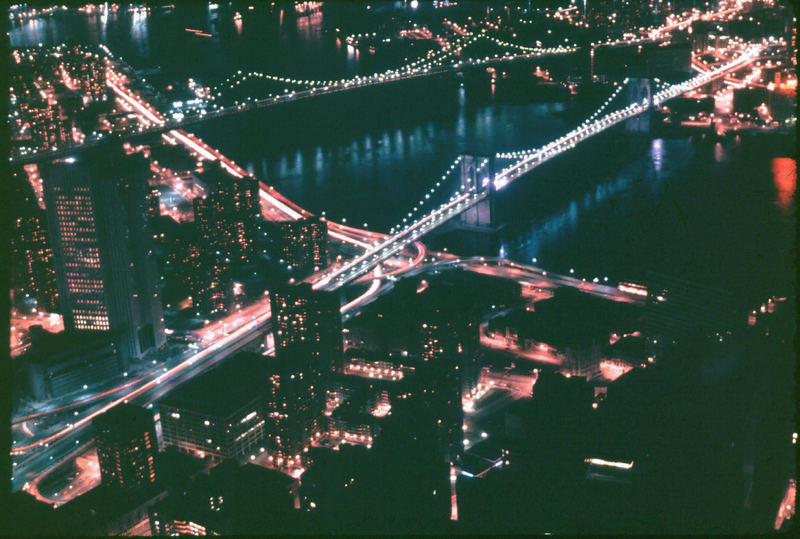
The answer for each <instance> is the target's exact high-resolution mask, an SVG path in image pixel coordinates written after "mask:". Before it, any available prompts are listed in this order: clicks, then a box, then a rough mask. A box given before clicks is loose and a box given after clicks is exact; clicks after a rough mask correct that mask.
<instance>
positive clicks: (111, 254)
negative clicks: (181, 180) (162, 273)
mask: <svg viewBox="0 0 800 539" xmlns="http://www.w3.org/2000/svg"><path fill="white" fill-rule="evenodd" d="M146 174H147V163H146V161H145V160H144V158H143V157H141V156H140V155H135V154H134V155H130V156H124V155H122V154H121V152H108V151H106V152H104V153H103V154H100V153H89V154H85V155H84V156H82V157H81V160H80V161H77V160H76V159H75V158H68V159H64V160H58V161H55V162H53V163H51V164H49V165H48V167H47V169H46V174H45V175H44V179H45V182H44V193H45V200H46V207H47V217H48V228H49V232H50V238H51V241H52V247H53V258H54V265H55V273H56V280H57V283H58V293H59V301H60V304H61V311H62V314H63V316H64V327H65V328H66V329H67V330H78V331H112V330H113V331H119V334H120V343H119V344H120V353H121V354H122V357H123V361H124V362H125V364H127V361H128V360H129V359H130V358H141V357H142V356H143V355H144V354H145V353H146V352H147V351H150V350H156V349H160V348H162V347H163V346H164V344H165V343H166V337H165V334H164V317H163V312H162V306H161V299H160V297H159V294H158V288H157V279H158V274H157V271H156V266H155V260H154V257H153V252H152V247H151V242H152V236H151V234H150V232H149V225H148V222H147V218H146V215H147V209H146V205H145V195H146V187H147V178H146Z"/></svg>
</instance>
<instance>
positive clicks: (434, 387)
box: [417, 309, 468, 462]
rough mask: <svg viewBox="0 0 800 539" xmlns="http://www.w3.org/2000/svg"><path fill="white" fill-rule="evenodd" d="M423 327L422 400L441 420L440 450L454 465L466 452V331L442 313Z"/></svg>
mask: <svg viewBox="0 0 800 539" xmlns="http://www.w3.org/2000/svg"><path fill="white" fill-rule="evenodd" d="M425 320H426V322H423V323H422V324H421V326H420V338H421V348H422V351H421V354H420V356H421V361H420V363H419V366H418V368H417V378H418V379H419V380H420V384H421V386H422V388H423V389H422V395H420V397H421V398H422V400H423V401H424V402H425V403H426V404H427V406H428V408H429V410H430V411H431V412H432V413H433V414H434V415H435V416H436V419H437V435H438V442H439V449H440V451H441V454H442V456H443V457H444V460H445V461H447V462H454V461H455V460H456V459H457V458H458V456H459V455H460V454H461V451H462V449H463V445H462V438H463V431H462V428H461V427H462V424H463V422H464V413H463V410H462V407H461V406H462V405H461V393H462V379H461V378H462V373H463V371H464V364H465V358H466V357H468V354H467V343H466V339H465V335H464V332H465V328H462V327H459V325H458V324H457V322H454V321H453V320H452V319H451V317H449V316H446V315H444V313H442V312H441V311H439V310H438V309H437V310H435V311H433V312H432V313H430V314H428V315H426V316H425Z"/></svg>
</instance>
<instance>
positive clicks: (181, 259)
mask: <svg viewBox="0 0 800 539" xmlns="http://www.w3.org/2000/svg"><path fill="white" fill-rule="evenodd" d="M175 259H176V262H175V269H176V271H177V272H178V275H180V279H181V281H182V282H183V283H184V284H185V285H186V288H187V289H188V291H189V294H190V295H191V297H192V306H193V307H194V309H195V311H196V312H198V313H203V314H207V315H215V314H218V313H226V312H228V309H229V308H230V306H231V303H232V302H233V278H232V276H231V272H230V270H229V269H228V264H227V263H226V262H225V256H224V255H223V254H222V253H217V252H216V251H212V250H210V249H207V248H206V247H205V246H203V245H202V244H201V242H200V240H199V239H198V238H197V237H196V236H195V235H189V237H187V238H186V241H184V242H183V244H182V245H180V246H179V248H178V250H177V252H176V256H175Z"/></svg>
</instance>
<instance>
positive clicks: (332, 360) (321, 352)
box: [270, 283, 343, 373]
mask: <svg viewBox="0 0 800 539" xmlns="http://www.w3.org/2000/svg"><path fill="white" fill-rule="evenodd" d="M270 305H271V307H272V316H273V330H274V333H275V353H276V355H277V356H278V357H281V354H282V353H283V351H284V350H286V349H288V348H290V347H292V346H302V347H303V348H305V349H307V350H308V351H309V353H310V360H311V365H312V367H313V368H314V369H315V370H316V371H318V372H320V373H323V372H325V373H328V372H333V371H341V369H342V347H343V343H342V315H341V306H340V301H339V294H338V293H336V292H325V291H322V290H313V289H312V288H311V285H310V284H309V283H300V284H297V285H284V286H275V287H273V288H272V292H271V295H270Z"/></svg>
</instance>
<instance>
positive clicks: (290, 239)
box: [277, 217, 328, 274]
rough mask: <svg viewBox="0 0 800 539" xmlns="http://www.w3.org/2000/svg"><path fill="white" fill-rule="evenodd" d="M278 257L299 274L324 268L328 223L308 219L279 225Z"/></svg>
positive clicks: (316, 219) (313, 218)
mask: <svg viewBox="0 0 800 539" xmlns="http://www.w3.org/2000/svg"><path fill="white" fill-rule="evenodd" d="M279 227H280V234H279V237H278V240H277V245H278V255H279V257H280V258H281V259H282V260H284V261H285V262H286V263H287V264H290V265H291V266H292V269H293V270H295V271H297V273H299V274H305V273H309V272H311V271H317V270H319V269H322V268H324V267H325V266H326V265H327V260H328V223H327V222H326V221H324V220H322V219H320V218H319V217H308V218H305V219H298V220H297V221H285V222H281V223H280V224H279Z"/></svg>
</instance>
